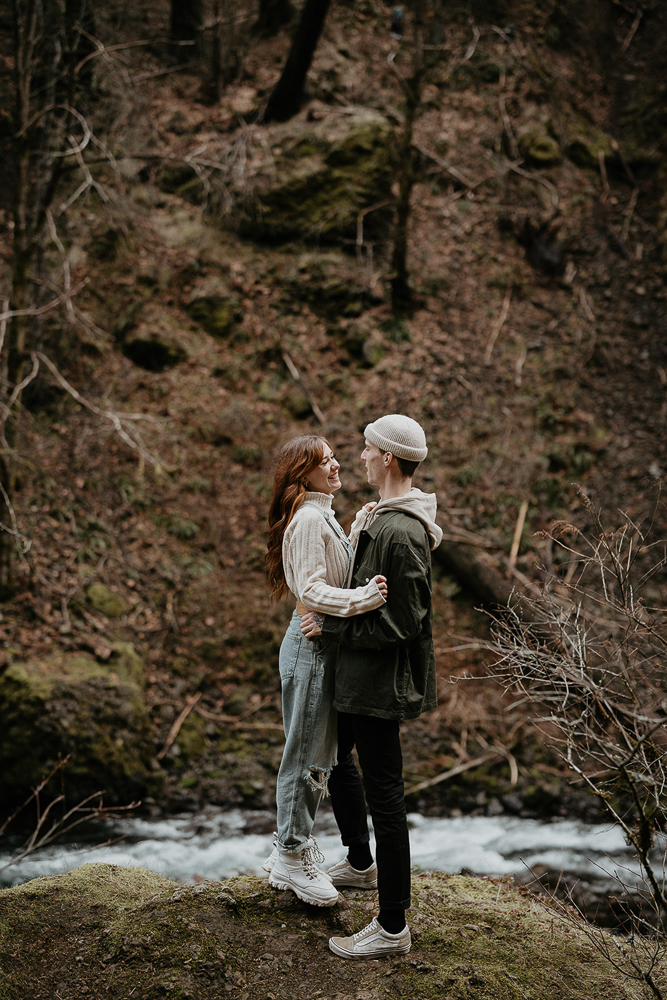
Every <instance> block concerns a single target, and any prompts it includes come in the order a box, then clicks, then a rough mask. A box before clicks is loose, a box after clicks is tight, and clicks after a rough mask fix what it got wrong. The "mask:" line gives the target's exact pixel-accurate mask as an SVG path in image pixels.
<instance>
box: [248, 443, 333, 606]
mask: <svg viewBox="0 0 667 1000" xmlns="http://www.w3.org/2000/svg"><path fill="white" fill-rule="evenodd" d="M328 446H329V444H328V441H326V440H325V439H324V438H322V437H318V436H317V435H316V434H306V435H304V436H303V437H297V438H292V440H291V441H288V442H287V444H285V445H283V447H282V448H281V449H280V453H279V454H278V461H277V462H276V469H275V472H274V474H273V495H272V497H271V503H270V505H269V540H268V544H267V547H266V557H265V559H264V565H265V566H266V571H267V573H268V575H269V583H270V584H271V596H272V597H274V598H275V599H276V600H280V598H281V597H284V596H285V594H287V593H288V592H289V587H288V586H287V581H286V580H285V570H284V568H283V535H284V534H285V529H286V528H287V525H288V524H289V523H290V521H291V520H292V518H293V517H294V515H295V514H296V512H297V510H298V509H299V507H300V506H301V504H302V503H303V498H304V496H305V495H306V491H307V489H308V487H307V486H306V480H307V478H308V476H309V475H310V473H311V472H312V471H313V469H316V468H317V466H318V465H319V464H320V462H321V461H322V459H323V458H324V449H325V447H328Z"/></svg>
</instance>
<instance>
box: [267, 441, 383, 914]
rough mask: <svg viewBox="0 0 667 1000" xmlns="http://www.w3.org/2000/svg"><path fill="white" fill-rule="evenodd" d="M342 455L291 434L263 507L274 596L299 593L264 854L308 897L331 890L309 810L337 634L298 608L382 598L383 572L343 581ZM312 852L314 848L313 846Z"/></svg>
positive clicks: (336, 607) (323, 749) (327, 742)
mask: <svg viewBox="0 0 667 1000" xmlns="http://www.w3.org/2000/svg"><path fill="white" fill-rule="evenodd" d="M339 469H340V465H339V463H338V462H337V461H336V458H335V456H334V453H333V451H332V450H331V447H330V446H329V444H328V442H327V441H325V440H324V438H321V437H316V436H315V435H309V436H304V437H298V438H294V439H293V440H291V441H288V443H287V444H286V445H285V446H284V447H283V448H282V450H281V452H280V454H279V456H278V462H277V465H276V471H275V475H274V482H273V496H272V498H271V505H270V508H269V541H268V547H267V555H266V567H267V570H268V575H269V582H270V583H271V593H272V596H273V597H275V598H277V599H280V598H281V597H283V596H285V595H286V594H287V593H288V592H289V591H291V592H292V593H293V594H294V596H295V597H296V599H297V606H296V609H295V611H294V613H293V615H292V620H291V622H290V624H289V627H288V629H287V632H286V633H285V638H284V639H283V642H282V645H281V647H280V660H279V666H280V683H281V688H282V700H283V723H284V728H285V749H284V751H283V757H282V761H281V764H280V770H279V772H278V781H277V787H276V802H277V807H278V820H277V822H278V832H277V837H276V846H275V850H274V852H273V853H272V855H271V857H270V858H269V859H268V860H267V862H266V863H265V866H264V867H265V868H266V869H267V870H269V871H270V875H269V881H270V882H271V884H272V885H274V886H276V887H277V888H280V889H292V890H293V892H295V893H296V895H297V896H298V897H299V898H300V899H303V900H304V901H305V902H308V903H313V904H315V905H316V906H333V904H334V903H335V902H336V901H337V899H338V893H337V891H336V889H335V888H334V886H333V885H332V884H331V880H330V878H329V877H328V876H327V875H325V874H324V873H323V872H322V871H320V869H319V868H318V867H317V865H316V863H315V861H316V857H319V860H324V859H323V858H322V857H321V855H319V852H317V848H316V846H315V845H314V843H313V841H312V839H311V831H312V828H313V823H314V821H315V814H316V812H317V807H318V805H319V802H320V799H321V797H322V794H323V793H324V791H325V790H326V786H327V781H328V778H329V774H330V773H331V768H332V767H333V766H334V764H335V763H336V711H335V709H334V708H333V704H332V701H333V685H334V665H335V654H336V646H335V644H331V643H329V644H327V643H326V641H325V640H322V639H317V640H314V641H309V640H308V639H306V638H305V637H304V636H303V635H302V634H301V617H302V615H305V614H306V613H307V612H308V611H309V610H310V611H321V612H324V613H325V614H332V615H339V616H341V617H344V618H345V617H348V616H350V615H356V614H361V613H362V612H364V611H372V610H373V609H374V608H378V607H380V605H382V604H383V603H384V602H385V600H386V597H387V582H386V579H385V578H384V577H383V576H376V577H375V578H374V579H372V580H370V581H369V582H368V583H367V584H366V586H364V587H357V588H356V589H354V590H346V589H344V587H345V582H346V579H347V576H348V571H349V568H350V563H351V556H352V547H351V545H350V543H349V541H348V539H347V538H346V536H345V533H344V532H343V530H342V528H341V527H340V526H339V524H338V522H337V521H336V516H335V514H334V512H333V509H332V506H331V502H332V498H333V495H334V493H335V492H336V491H337V490H339V489H340V487H341V482H340V479H339V477H338V470H339ZM316 852H317V854H316Z"/></svg>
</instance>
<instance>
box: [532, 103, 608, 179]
mask: <svg viewBox="0 0 667 1000" xmlns="http://www.w3.org/2000/svg"><path fill="white" fill-rule="evenodd" d="M548 134H549V135H550V136H553V138H554V141H555V140H558V143H557V144H558V145H559V146H560V148H561V149H562V150H563V151H564V153H565V156H566V157H567V158H568V160H570V161H571V162H572V163H574V165H575V166H576V167H581V168H582V169H583V170H599V169H600V153H601V152H602V153H604V156H605V160H606V162H607V164H609V163H611V162H613V163H616V162H617V161H618V153H617V152H616V151H615V150H614V148H613V146H612V138H611V136H610V135H608V133H607V132H605V131H603V129H601V128H599V127H598V126H597V125H594V124H593V123H592V122H590V121H588V120H587V119H586V118H584V117H583V116H582V115H579V114H576V113H575V112H574V111H571V110H566V111H564V112H563V113H562V115H561V117H560V118H559V119H558V121H552V122H550V123H549V131H548Z"/></svg>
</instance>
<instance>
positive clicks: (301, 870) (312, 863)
mask: <svg viewBox="0 0 667 1000" xmlns="http://www.w3.org/2000/svg"><path fill="white" fill-rule="evenodd" d="M316 861H320V862H321V861H324V855H322V854H321V853H320V851H319V849H318V848H317V846H309V847H305V848H304V849H303V851H299V853H298V854H289V853H288V852H287V851H278V857H277V858H276V861H275V864H274V865H273V868H272V869H271V873H270V875H269V883H270V884H271V885H273V886H275V888H276V889H291V890H292V892H294V893H295V894H296V895H297V896H298V897H299V899H302V900H303V901H304V903H311V904H312V905H313V906H335V904H336V903H337V902H338V892H337V890H336V889H335V888H334V886H333V885H332V884H331V879H330V878H329V876H328V875H327V874H326V873H325V872H323V871H320V869H319V868H318V867H317V864H316Z"/></svg>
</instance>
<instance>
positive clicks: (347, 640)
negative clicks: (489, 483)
mask: <svg viewBox="0 0 667 1000" xmlns="http://www.w3.org/2000/svg"><path fill="white" fill-rule="evenodd" d="M415 492H417V491H415ZM422 496H424V495H423V494H422ZM432 527H433V529H435V531H436V532H440V529H439V528H438V527H437V525H435V523H433V526H432ZM430 529H431V526H430V525H429V531H427V528H426V526H425V524H424V523H422V520H419V519H418V518H417V517H415V516H412V515H411V514H408V513H406V512H404V511H403V510H396V509H392V508H391V507H388V509H386V510H382V511H380V510H378V511H377V516H375V517H374V519H373V520H371V521H370V523H369V525H368V526H367V527H366V528H364V529H362V531H361V533H360V535H359V541H358V544H357V551H356V556H355V561H354V568H353V574H352V580H351V582H350V586H352V587H358V586H361V585H364V584H366V583H367V582H368V581H369V580H371V579H372V578H373V577H374V576H376V575H377V574H378V573H382V574H383V575H384V576H386V577H387V588H388V596H387V602H386V604H384V605H383V606H382V607H381V608H377V609H376V610H375V611H368V612H366V613H365V614H362V615H355V616H353V617H351V618H335V617H333V616H331V615H326V616H325V618H324V623H323V625H322V636H323V641H326V640H330V641H334V642H338V643H339V648H338V657H337V660H336V691H335V696H334V705H335V707H336V708H337V709H338V710H339V711H340V712H352V713H354V714H358V715H374V716H378V717H379V718H381V719H398V720H399V721H402V720H403V719H416V718H417V717H418V716H419V715H421V714H422V712H426V711H428V710H429V709H432V708H435V707H436V704H437V693H436V678H435V654H434V650H433V612H432V605H431V552H430V548H431V544H430V541H431V539H432V537H433V534H432V531H431V530H430ZM429 535H431V539H430V538H429ZM440 536H441V532H440ZM439 540H440V539H439V537H438V541H439Z"/></svg>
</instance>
